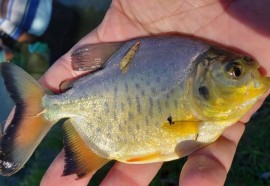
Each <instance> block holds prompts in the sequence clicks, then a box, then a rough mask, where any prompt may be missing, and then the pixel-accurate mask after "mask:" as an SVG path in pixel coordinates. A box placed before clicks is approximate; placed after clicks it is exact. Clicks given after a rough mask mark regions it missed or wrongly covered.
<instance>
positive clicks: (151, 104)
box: [149, 97, 154, 117]
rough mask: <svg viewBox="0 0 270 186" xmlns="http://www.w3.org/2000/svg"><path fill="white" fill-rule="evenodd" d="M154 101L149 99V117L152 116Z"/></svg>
mask: <svg viewBox="0 0 270 186" xmlns="http://www.w3.org/2000/svg"><path fill="white" fill-rule="evenodd" d="M153 107H154V101H153V98H152V97H149V115H150V116H151V117H152V116H153Z"/></svg>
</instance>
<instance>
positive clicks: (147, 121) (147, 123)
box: [145, 116, 149, 126]
mask: <svg viewBox="0 0 270 186" xmlns="http://www.w3.org/2000/svg"><path fill="white" fill-rule="evenodd" d="M145 124H146V125H147V126H148V125H149V119H148V117H147V116H145Z"/></svg>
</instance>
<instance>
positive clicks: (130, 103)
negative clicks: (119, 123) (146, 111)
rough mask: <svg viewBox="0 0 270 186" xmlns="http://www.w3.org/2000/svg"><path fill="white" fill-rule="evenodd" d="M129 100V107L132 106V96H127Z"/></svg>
mask: <svg viewBox="0 0 270 186" xmlns="http://www.w3.org/2000/svg"><path fill="white" fill-rule="evenodd" d="M127 101H128V105H129V107H131V105H132V102H131V97H130V96H128V97H127Z"/></svg>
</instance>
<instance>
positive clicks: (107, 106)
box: [104, 101, 110, 114]
mask: <svg viewBox="0 0 270 186" xmlns="http://www.w3.org/2000/svg"><path fill="white" fill-rule="evenodd" d="M104 111H105V113H106V114H108V113H109V112H110V108H109V104H108V102H107V101H105V103H104Z"/></svg>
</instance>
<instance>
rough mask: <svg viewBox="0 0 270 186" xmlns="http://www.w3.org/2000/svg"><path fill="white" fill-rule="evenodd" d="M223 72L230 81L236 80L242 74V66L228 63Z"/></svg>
mask: <svg viewBox="0 0 270 186" xmlns="http://www.w3.org/2000/svg"><path fill="white" fill-rule="evenodd" d="M225 71H226V73H227V74H228V75H229V77H231V78H232V79H237V78H239V77H240V76H241V75H242V74H243V66H242V65H241V64H239V63H237V62H229V63H228V64H227V65H226V66H225Z"/></svg>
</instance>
